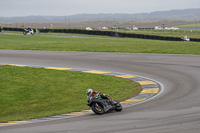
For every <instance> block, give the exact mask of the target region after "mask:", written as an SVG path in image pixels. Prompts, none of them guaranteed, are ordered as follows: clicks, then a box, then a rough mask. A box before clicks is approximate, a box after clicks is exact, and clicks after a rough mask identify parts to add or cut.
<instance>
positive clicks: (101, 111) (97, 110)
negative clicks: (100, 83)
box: [91, 103, 105, 115]
mask: <svg viewBox="0 0 200 133" xmlns="http://www.w3.org/2000/svg"><path fill="white" fill-rule="evenodd" d="M91 109H92V111H93V112H94V113H96V114H98V115H102V114H104V113H105V111H104V109H103V106H102V105H101V104H99V103H94V104H92V106H91Z"/></svg>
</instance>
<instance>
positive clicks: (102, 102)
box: [87, 96, 122, 115]
mask: <svg viewBox="0 0 200 133" xmlns="http://www.w3.org/2000/svg"><path fill="white" fill-rule="evenodd" d="M87 100H88V101H87V105H88V106H90V108H91V109H92V111H93V112H94V113H96V114H98V115H102V114H104V113H107V112H110V111H113V110H115V111H117V112H119V111H122V105H121V104H120V103H119V102H117V101H114V100H113V102H112V103H110V102H109V101H108V100H107V99H103V98H101V96H96V97H93V96H88V97H87Z"/></svg>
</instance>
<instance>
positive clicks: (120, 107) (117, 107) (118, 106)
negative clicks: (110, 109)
mask: <svg viewBox="0 0 200 133" xmlns="http://www.w3.org/2000/svg"><path fill="white" fill-rule="evenodd" d="M115 111H117V112H119V111H122V105H121V104H120V103H117V104H116V105H115Z"/></svg>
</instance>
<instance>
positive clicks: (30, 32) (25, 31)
mask: <svg viewBox="0 0 200 133" xmlns="http://www.w3.org/2000/svg"><path fill="white" fill-rule="evenodd" d="M23 34H24V35H34V31H33V29H31V30H27V29H24V31H23Z"/></svg>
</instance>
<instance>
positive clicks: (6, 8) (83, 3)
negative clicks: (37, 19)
mask: <svg viewBox="0 0 200 133" xmlns="http://www.w3.org/2000/svg"><path fill="white" fill-rule="evenodd" d="M0 5H1V7H0V16H1V17H10V16H30V15H48V16H65V15H74V14H82V13H94V14H96V13H147V12H153V11H168V10H173V9H187V8H200V0H0Z"/></svg>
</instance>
